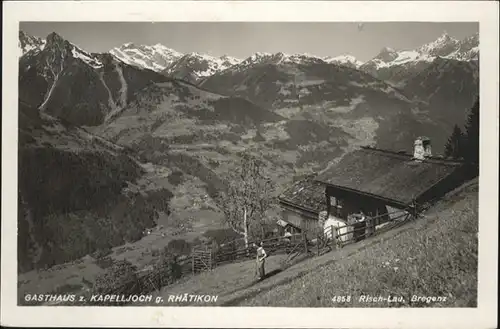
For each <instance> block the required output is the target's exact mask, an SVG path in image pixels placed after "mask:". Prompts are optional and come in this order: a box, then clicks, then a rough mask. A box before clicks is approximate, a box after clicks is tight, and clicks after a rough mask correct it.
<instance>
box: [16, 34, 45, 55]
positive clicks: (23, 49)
mask: <svg viewBox="0 0 500 329" xmlns="http://www.w3.org/2000/svg"><path fill="white" fill-rule="evenodd" d="M45 43H46V41H45V39H42V38H38V37H35V36H32V35H29V34H27V33H25V32H24V31H19V40H18V53H19V57H21V56H23V55H24V54H26V53H27V52H29V51H32V50H35V51H41V50H43V47H45Z"/></svg>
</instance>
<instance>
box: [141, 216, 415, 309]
mask: <svg viewBox="0 0 500 329" xmlns="http://www.w3.org/2000/svg"><path fill="white" fill-rule="evenodd" d="M416 224H417V223H411V222H410V223H407V222H405V223H401V224H399V223H398V225H397V227H393V228H392V229H390V230H386V232H385V233H381V234H380V235H377V236H374V237H372V238H369V239H366V240H363V241H361V242H358V243H355V244H351V245H347V246H345V247H344V248H342V249H339V250H333V251H331V252H328V253H326V254H323V255H321V256H316V257H308V258H305V259H304V257H303V259H301V260H298V262H297V263H296V264H294V265H291V266H289V267H287V266H283V261H284V259H285V258H286V256H285V255H275V256H270V257H269V259H268V262H267V264H266V272H267V275H266V277H267V278H266V279H264V280H263V281H260V282H259V281H257V280H256V278H255V263H254V261H246V262H241V263H236V264H228V265H224V266H221V267H218V268H216V269H215V270H213V271H212V272H206V273H201V274H199V275H196V276H194V277H189V278H186V279H184V280H183V281H181V282H179V283H177V284H175V285H174V286H170V287H165V288H164V289H162V290H161V291H160V293H159V294H158V293H157V294H155V295H154V297H156V296H162V297H163V299H164V304H161V305H163V306H166V305H169V306H173V305H176V306H194V305H196V306H235V305H238V304H239V303H243V302H245V301H246V300H248V299H251V298H253V297H255V296H257V295H259V294H261V293H265V292H267V291H270V290H272V289H275V288H276V287H277V286H281V285H286V284H288V283H290V282H291V281H293V280H296V279H299V278H301V277H303V276H304V275H306V274H308V273H310V272H311V271H314V270H315V269H318V268H320V267H323V266H326V265H329V264H332V263H334V262H337V261H339V260H342V259H344V258H348V257H349V256H351V255H352V254H354V253H357V252H360V251H361V250H364V249H366V248H368V247H369V246H371V245H373V244H377V243H379V242H381V241H384V240H387V239H392V238H393V237H394V236H396V235H398V234H401V233H402V232H405V231H408V230H412V229H416V228H415V226H416ZM312 251H314V250H312ZM184 294H188V295H191V294H201V295H212V296H215V295H216V296H218V298H217V301H216V303H215V304H214V303H210V304H208V303H207V304H200V303H189V302H185V303H181V302H179V303H174V302H168V298H169V296H179V295H184ZM153 300H154V298H153ZM151 305H156V306H158V305H157V304H151Z"/></svg>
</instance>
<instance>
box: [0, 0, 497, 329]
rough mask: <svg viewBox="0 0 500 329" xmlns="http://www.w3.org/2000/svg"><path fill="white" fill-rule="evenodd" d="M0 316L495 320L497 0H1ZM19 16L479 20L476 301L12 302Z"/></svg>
mask: <svg viewBox="0 0 500 329" xmlns="http://www.w3.org/2000/svg"><path fill="white" fill-rule="evenodd" d="M3 9H4V10H3V44H2V47H3V48H2V54H3V62H2V71H3V86H4V87H3V90H2V108H3V110H2V119H3V120H2V250H1V252H2V253H1V256H2V260H1V274H2V276H1V307H2V309H1V311H2V312H1V324H2V325H5V326H14V325H15V326H26V327H31V326H70V327H84V326H127V327H128V326H133V327H139V326H148V327H202V328H209V327H216V328H242V327H244V328H249V327H259V328H291V327H296V328H299V327H302V328H305V327H308V328H333V327H335V328H342V327H344V328H345V327H350V328H366V327H370V328H396V327H398V328H401V327H404V328H455V329H456V328H471V327H474V328H494V327H495V325H496V316H495V315H496V310H497V299H496V292H497V281H496V278H497V250H498V241H497V234H498V199H497V198H498V122H499V120H498V119H499V118H498V89H497V88H498V58H499V53H498V3H497V2H494V1H441V2H438V1H427V2H419V1H407V2H404V1H398V2H395V1H385V2H377V1H365V2H363V1H338V2H326V1H325V2H323V1H311V2H306V1H258V2H256V1H253V2H251V1H249V2H244V1H230V2H229V1H162V2H159V1H102V2H98V1H88V2H87V1H85V2H84V1H78V2H73V1H67V2H60V1H54V2H49V1H47V2H45V1H33V2H28V1H26V2H24V1H23V2H14V1H12V2H5V3H3ZM19 21H261V22H264V21H268V22H274V21H307V22H314V21H355V22H368V21H371V22H375V21H429V22H431V21H434V22H439V21H443V22H444V21H464V22H465V21H469V22H471V21H475V22H480V97H481V103H480V106H481V118H480V119H481V122H480V124H481V154H480V157H481V158H480V163H481V170H480V190H479V200H480V211H479V215H480V224H479V239H480V242H479V276H478V278H479V285H478V308H475V309H465V308H464V309H461V308H455V309H451V308H449V309H445V308H434V309H412V308H405V309H387V308H384V309H370V308H363V309H359V308H274V307H267V308H266V307H134V306H130V307H46V306H45V307H44V306H29V307H27V306H25V307H19V306H17V266H16V262H17V192H16V191H17V138H18V134H17V120H18V119H17V92H18V91H17V86H18V79H17V78H18V58H17V42H18V29H19Z"/></svg>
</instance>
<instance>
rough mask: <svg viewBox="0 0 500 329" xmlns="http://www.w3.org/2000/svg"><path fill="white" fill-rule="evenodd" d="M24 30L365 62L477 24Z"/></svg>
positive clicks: (101, 47) (68, 25) (83, 43)
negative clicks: (384, 50) (346, 57)
mask: <svg viewBox="0 0 500 329" xmlns="http://www.w3.org/2000/svg"><path fill="white" fill-rule="evenodd" d="M20 29H21V30H23V31H25V32H27V33H28V34H31V35H35V36H38V37H42V38H45V37H46V36H47V35H48V34H49V33H51V32H56V33H58V34H59V35H61V36H63V37H64V38H65V39H67V40H68V41H70V42H72V43H74V44H76V45H78V46H79V47H80V48H82V49H84V50H86V51H89V52H106V51H109V50H110V49H112V48H113V47H117V46H120V45H122V44H124V43H127V42H132V43H135V44H145V45H154V44H157V43H161V44H163V45H165V46H167V47H169V48H171V49H174V50H176V51H178V52H181V53H190V52H198V53H202V54H208V55H211V56H222V55H229V56H234V57H237V58H242V59H243V58H246V57H248V56H250V55H252V54H254V53H256V52H268V53H276V52H283V53H287V54H296V53H300V54H302V53H308V54H313V55H316V56H332V57H335V56H338V55H343V54H350V55H353V56H354V57H356V58H357V59H359V60H361V61H367V60H369V59H371V58H373V57H375V56H376V55H377V54H378V53H379V52H380V50H381V49H382V48H383V47H390V48H393V49H396V50H403V49H415V48H417V47H419V46H421V45H423V44H425V43H427V42H431V41H434V40H435V39H437V38H438V37H439V36H440V35H442V34H443V33H444V32H446V33H448V34H449V35H450V36H452V37H454V38H457V39H463V38H465V37H467V36H470V35H472V34H474V33H478V32H479V24H478V23H474V22H446V23H441V22H440V23H421V22H372V23H371V22H366V23H362V24H360V23H350V22H327V23H322V22H321V23H320V22H311V23H309V22H304V23H303V22H276V23H259V22H156V23H152V22H21V23H20Z"/></svg>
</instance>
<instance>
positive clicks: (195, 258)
mask: <svg viewBox="0 0 500 329" xmlns="http://www.w3.org/2000/svg"><path fill="white" fill-rule="evenodd" d="M213 260H214V257H213V250H212V248H193V252H192V254H191V265H192V269H193V274H195V273H198V272H203V271H211V270H212V268H213V264H212V263H213Z"/></svg>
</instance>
